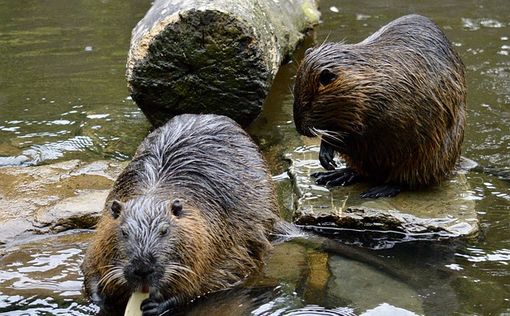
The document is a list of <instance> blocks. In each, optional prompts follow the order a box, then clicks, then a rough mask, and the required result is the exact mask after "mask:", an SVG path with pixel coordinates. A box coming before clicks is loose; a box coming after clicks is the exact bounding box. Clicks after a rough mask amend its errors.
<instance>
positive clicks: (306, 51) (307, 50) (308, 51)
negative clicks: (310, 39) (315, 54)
mask: <svg viewBox="0 0 510 316" xmlns="http://www.w3.org/2000/svg"><path fill="white" fill-rule="evenodd" d="M312 50H313V47H308V48H307V49H306V50H305V55H308V54H310V53H311V52H312Z"/></svg>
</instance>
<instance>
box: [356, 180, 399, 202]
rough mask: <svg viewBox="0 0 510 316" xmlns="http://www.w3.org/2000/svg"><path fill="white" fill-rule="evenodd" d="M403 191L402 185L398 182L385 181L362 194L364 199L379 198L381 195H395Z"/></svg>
mask: <svg viewBox="0 0 510 316" xmlns="http://www.w3.org/2000/svg"><path fill="white" fill-rule="evenodd" d="M400 191H402V187H401V186H400V185H398V184H393V183H384V184H380V185H377V186H375V187H371V188H370V189H368V191H366V192H363V193H361V194H360V196H361V197H362V198H364V199H377V198H380V197H393V196H395V195H397V194H399V193H400Z"/></svg>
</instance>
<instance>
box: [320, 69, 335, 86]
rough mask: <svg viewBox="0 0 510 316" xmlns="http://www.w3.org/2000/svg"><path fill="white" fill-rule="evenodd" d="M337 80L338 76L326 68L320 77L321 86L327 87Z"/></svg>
mask: <svg viewBox="0 0 510 316" xmlns="http://www.w3.org/2000/svg"><path fill="white" fill-rule="evenodd" d="M335 79H336V74H334V73H333V72H332V71H331V70H329V69H327V68H325V69H323V70H322V71H321V73H320V75H319V82H320V84H321V85H323V86H326V85H328V84H330V83H332V82H333V81H335Z"/></svg>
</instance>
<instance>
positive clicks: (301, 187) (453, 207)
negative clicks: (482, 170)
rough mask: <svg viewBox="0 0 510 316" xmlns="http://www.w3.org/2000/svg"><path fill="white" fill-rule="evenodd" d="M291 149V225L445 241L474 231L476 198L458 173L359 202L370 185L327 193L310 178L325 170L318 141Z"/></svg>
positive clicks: (475, 224)
mask: <svg viewBox="0 0 510 316" xmlns="http://www.w3.org/2000/svg"><path fill="white" fill-rule="evenodd" d="M305 141H308V143H306V144H304V145H302V146H299V147H297V148H295V149H294V151H293V152H291V153H289V154H288V155H287V156H288V158H289V159H290V160H291V162H292V166H291V168H290V174H291V177H292V178H293V183H294V186H295V192H296V194H297V195H298V199H297V201H296V211H295V214H294V221H295V222H296V223H297V224H300V225H304V226H307V227H309V228H320V230H322V231H324V230H326V231H327V229H329V228H333V229H335V228H349V229H360V230H372V231H391V232H397V233H402V234H405V235H406V236H414V237H415V238H427V239H428V238H443V237H448V238H449V237H459V236H469V235H474V234H476V233H477V232H478V229H479V227H478V219H477V216H476V212H475V199H476V198H475V197H474V195H473V194H472V192H471V191H470V190H469V186H468V183H467V181H466V178H465V175H464V174H463V173H462V172H458V173H457V174H456V175H455V176H453V177H452V178H451V179H450V180H449V181H446V182H445V183H443V184H441V185H439V186H436V187H433V188H429V189H426V190H422V191H417V192H402V193H400V194H399V195H397V196H396V197H393V198H380V199H362V198H360V197H359V194H360V193H361V192H363V191H365V190H367V189H368V184H363V183H360V184H356V185H353V186H348V187H335V188H331V189H328V188H326V187H324V186H319V185H316V184H315V183H314V179H313V178H311V176H310V174H312V173H314V172H317V171H324V170H323V169H322V167H321V166H320V164H319V161H318V153H319V144H318V140H315V139H313V140H310V139H308V140H305Z"/></svg>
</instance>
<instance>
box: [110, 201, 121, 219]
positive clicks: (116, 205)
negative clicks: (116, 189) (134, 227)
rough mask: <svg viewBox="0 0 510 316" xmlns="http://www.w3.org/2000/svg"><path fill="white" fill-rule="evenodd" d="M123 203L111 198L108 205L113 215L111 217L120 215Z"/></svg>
mask: <svg viewBox="0 0 510 316" xmlns="http://www.w3.org/2000/svg"><path fill="white" fill-rule="evenodd" d="M122 208H123V205H122V203H121V202H119V201H117V200H113V202H112V204H111V205H110V212H111V214H112V216H113V218H118V217H119V215H120V212H121V211H122Z"/></svg>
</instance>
